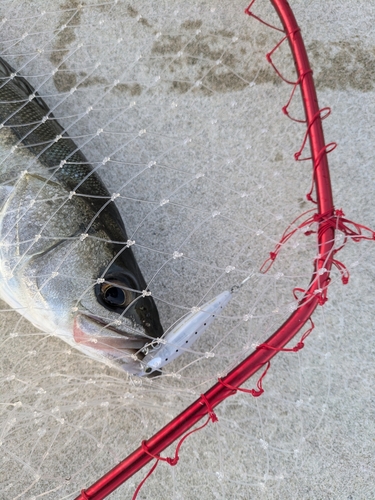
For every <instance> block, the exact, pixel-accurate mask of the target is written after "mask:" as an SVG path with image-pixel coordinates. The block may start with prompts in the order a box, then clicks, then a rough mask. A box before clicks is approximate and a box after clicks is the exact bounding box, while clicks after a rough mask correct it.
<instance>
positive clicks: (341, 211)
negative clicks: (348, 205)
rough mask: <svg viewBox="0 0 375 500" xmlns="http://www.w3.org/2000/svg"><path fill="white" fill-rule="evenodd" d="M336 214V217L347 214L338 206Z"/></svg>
mask: <svg viewBox="0 0 375 500" xmlns="http://www.w3.org/2000/svg"><path fill="white" fill-rule="evenodd" d="M335 215H336V217H344V215H345V214H344V212H343V210H342V209H341V208H337V209H336V210H335Z"/></svg>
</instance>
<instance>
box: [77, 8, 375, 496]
mask: <svg viewBox="0 0 375 500" xmlns="http://www.w3.org/2000/svg"><path fill="white" fill-rule="evenodd" d="M270 1H271V3H272V5H273V7H274V9H275V10H276V12H277V14H278V16H279V18H280V20H281V23H282V26H283V29H282V30H281V29H279V28H276V27H275V26H271V25H270V24H268V23H266V22H265V21H264V20H262V19H260V18H259V17H257V16H256V15H255V14H254V13H253V12H252V7H253V5H254V3H255V2H256V0H253V1H252V2H251V3H250V5H249V6H248V7H247V9H246V10H245V13H246V14H248V15H249V16H251V17H253V18H255V19H257V20H258V21H260V22H262V23H263V24H265V25H266V26H268V27H269V28H272V29H275V30H277V31H280V32H281V33H283V35H284V37H283V38H282V39H281V41H280V42H279V43H278V44H277V45H276V46H275V48H274V49H273V50H272V51H271V52H270V53H269V54H267V60H268V61H269V62H270V64H271V65H272V66H273V68H274V69H275V71H276V72H277V74H278V75H279V76H280V77H281V78H282V79H283V80H284V81H285V82H286V83H288V84H290V85H292V87H293V89H292V92H291V97H290V99H289V102H288V103H287V105H286V106H284V107H283V108H282V110H283V112H284V113H285V114H286V115H287V116H289V114H288V106H289V104H290V101H291V99H292V98H293V95H294V93H295V90H296V88H297V87H298V86H299V87H300V92H301V95H302V100H303V105H304V109H305V116H306V121H305V122H306V127H307V129H306V134H305V137H304V139H303V142H302V147H301V149H300V151H299V152H298V153H296V154H295V159H296V160H297V161H301V160H310V159H311V162H312V167H313V168H312V172H313V174H312V175H313V187H315V194H316V201H315V200H313V199H312V188H311V190H310V192H309V193H308V194H307V198H308V199H309V200H310V201H313V202H314V203H316V209H317V210H316V212H315V210H314V212H315V214H314V216H313V217H310V218H309V219H308V220H305V221H304V222H302V224H300V226H298V227H303V228H308V229H309V227H310V226H311V225H312V224H313V223H314V224H317V227H318V229H317V230H316V231H312V230H311V231H310V233H311V232H316V233H317V239H318V248H319V252H318V253H319V255H318V256H317V257H316V258H315V260H314V269H313V274H312V279H311V281H310V284H309V286H308V288H307V290H301V289H296V290H295V293H296V292H299V293H302V298H300V299H299V301H298V307H297V308H296V310H295V311H294V312H293V313H292V314H291V315H290V317H289V318H288V319H287V321H285V323H284V324H283V325H281V326H280V328H279V329H278V330H277V331H276V332H275V333H274V334H273V335H272V336H271V337H269V338H268V339H267V340H266V341H265V342H264V343H263V344H261V345H260V346H258V348H257V349H256V350H255V351H254V352H253V353H252V354H251V355H249V356H248V357H247V358H246V359H245V360H244V361H242V362H241V363H240V364H239V365H238V366H237V367H236V368H234V369H233V370H232V371H231V372H230V373H228V375H227V376H226V377H223V378H221V379H219V380H218V382H217V383H216V384H215V385H214V386H212V387H211V389H209V390H208V391H207V392H206V393H205V394H203V395H201V397H200V398H198V399H197V400H196V401H194V402H193V403H192V404H191V405H190V406H189V407H188V408H186V409H185V410H184V411H183V412H182V413H180V415H178V416H177V417H176V418H174V419H173V420H172V421H171V422H169V423H168V424H167V425H166V426H165V427H164V428H162V429H161V430H159V431H158V432H157V433H156V434H154V436H152V437H151V438H150V439H148V440H147V441H143V442H142V443H141V446H140V447H139V448H138V449H136V450H135V451H134V452H133V453H131V454H130V455H129V456H128V457H126V458H125V459H124V460H123V461H122V462H120V463H119V464H118V465H117V466H115V467H114V468H113V469H112V470H111V471H109V472H108V473H107V474H105V475H104V476H103V477H102V478H100V479H99V480H98V481H97V482H96V483H94V484H93V485H92V486H90V487H89V488H87V489H85V490H82V492H81V493H80V495H79V496H78V497H76V499H75V500H101V499H104V498H106V497H107V496H108V495H109V494H110V493H112V492H113V491H114V490H115V489H117V488H118V487H119V486H120V485H121V484H122V483H124V482H125V481H127V480H128V479H129V478H130V477H131V476H133V475H134V474H135V473H136V472H138V471H139V470H140V469H141V468H143V467H144V466H145V465H147V464H148V463H149V462H150V461H151V460H156V462H155V463H154V465H153V467H152V468H151V470H150V471H149V472H148V474H147V475H146V477H145V478H144V480H143V481H142V482H141V483H140V485H139V486H138V488H137V489H136V491H135V493H134V496H133V499H135V498H136V497H137V494H138V492H139V490H140V488H141V487H142V485H143V483H144V481H145V480H146V479H147V478H148V477H149V476H150V474H152V472H153V471H154V470H155V468H156V466H157V464H158V463H159V461H161V460H163V461H166V462H167V463H168V464H169V465H176V464H177V462H178V458H179V456H178V453H179V450H180V447H181V445H182V443H183V441H184V440H185V439H186V438H187V437H188V436H189V435H190V434H191V433H192V432H196V431H198V430H200V429H202V428H203V427H205V426H206V425H207V424H208V423H209V421H210V420H212V421H213V422H215V421H216V420H217V417H216V415H215V413H214V408H215V407H216V406H217V405H218V404H220V403H221V402H222V401H223V400H225V399H226V398H228V397H229V396H232V395H233V394H235V393H236V392H237V390H240V391H244V392H249V393H250V394H251V395H252V396H254V397H257V396H260V395H261V394H262V393H263V388H262V380H263V378H264V376H265V375H266V373H267V371H268V369H269V367H270V360H271V359H272V358H273V356H275V355H276V354H277V353H278V352H279V351H283V350H284V351H293V352H296V351H297V350H299V349H301V348H302V347H303V341H304V340H305V338H306V337H307V335H308V334H309V333H310V332H311V331H312V329H313V327H314V325H313V323H312V320H311V315H312V313H313V312H314V310H315V309H316V307H317V306H318V305H323V304H324V302H325V301H326V298H327V297H326V296H327V287H328V285H329V282H330V270H331V268H332V265H336V267H338V268H339V270H340V272H341V274H342V276H343V277H345V280H346V281H344V279H343V281H344V282H347V278H348V275H347V271H346V268H345V266H344V265H343V264H342V263H341V262H339V261H337V260H335V258H334V255H335V253H336V252H337V251H338V250H339V249H336V250H335V249H334V240H335V230H340V231H342V232H344V234H345V237H346V238H347V237H351V238H353V239H354V240H355V241H356V238H357V239H361V238H366V239H374V233H373V232H372V231H371V233H372V234H371V236H369V237H367V236H363V235H362V233H361V229H362V230H367V228H364V227H363V226H359V225H358V224H356V225H354V228H352V227H351V225H353V224H352V223H351V222H350V221H348V220H346V219H343V215H344V214H343V213H342V212H341V211H335V209H334V205H333V198H332V190H331V183H330V175H329V168H328V160H327V154H328V153H329V152H331V151H332V150H333V149H334V148H335V147H336V144H335V143H330V144H328V145H326V143H325V140H324V134H323V128H322V120H323V119H324V118H325V117H326V116H328V114H329V110H327V108H324V109H323V110H321V109H319V105H318V99H317V95H316V91H315V86H314V81H313V75H312V70H311V67H310V64H309V60H308V56H307V53H306V49H305V46H304V43H303V40H302V36H301V32H300V29H299V27H298V24H297V22H296V19H295V17H294V14H293V12H292V10H291V8H290V6H289V4H288V2H287V1H286V0H270ZM286 40H287V41H288V42H289V45H290V49H291V52H292V55H293V59H294V62H295V66H296V72H297V79H296V81H295V82H291V81H288V80H286V79H285V78H283V76H282V75H281V74H280V72H279V71H278V69H277V68H276V66H275V65H274V63H273V61H272V55H273V53H274V52H275V50H277V48H278V47H279V46H280V45H281V44H282V43H283V42H284V41H286ZM292 119H293V118H292ZM297 121H298V120H297ZM307 140H308V141H309V144H310V150H311V157H308V158H300V156H301V153H302V150H303V148H304V146H305V144H306V142H307ZM295 231H296V229H294V230H289V228H288V229H287V230H286V232H285V233H284V235H283V238H282V240H281V242H280V243H279V244H278V245H277V247H276V249H275V251H274V252H271V253H270V259H269V260H268V261H267V262H268V264H267V263H265V264H264V267H263V270H264V271H266V270H267V269H268V267H269V266H270V265H272V261H273V260H274V259H275V258H276V257H277V253H278V252H279V250H280V249H281V246H282V243H284V242H285V241H286V240H287V239H288V238H289V237H291V235H292V234H293V233H294V232H295ZM307 321H310V327H309V328H308V330H307V331H306V332H305V333H304V334H303V336H302V339H301V340H300V341H299V342H298V344H297V345H296V346H295V347H294V348H291V349H285V348H284V346H285V345H286V344H287V343H288V342H289V341H290V340H291V339H292V338H293V337H294V336H295V335H296V334H297V333H298V332H299V331H300V330H301V328H302V327H303V326H304V325H305V323H306V322H307ZM262 368H263V371H262V375H261V376H260V378H259V380H258V384H257V389H251V390H247V389H240V386H241V385H242V384H243V383H244V382H245V381H246V380H248V379H249V378H250V377H251V376H252V375H254V374H255V373H256V372H257V371H258V370H261V369H262ZM207 416H208V418H207V420H206V422H205V423H204V424H203V425H201V426H200V427H198V428H196V429H194V430H192V431H190V432H188V431H189V429H191V428H192V427H193V426H194V425H195V424H196V423H197V422H199V421H200V420H201V419H202V418H204V417H207ZM179 438H180V441H179V443H178V445H177V447H176V451H175V456H174V457H173V458H163V457H160V453H161V452H162V451H163V450H164V449H166V448H167V447H168V446H170V445H171V444H172V443H173V442H174V441H176V440H177V439H179Z"/></svg>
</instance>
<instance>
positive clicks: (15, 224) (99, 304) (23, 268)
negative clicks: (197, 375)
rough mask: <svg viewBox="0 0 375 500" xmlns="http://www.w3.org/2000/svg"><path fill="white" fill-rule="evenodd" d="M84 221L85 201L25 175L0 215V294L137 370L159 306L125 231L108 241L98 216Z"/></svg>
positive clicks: (155, 331) (58, 331) (158, 331)
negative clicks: (120, 239) (68, 195)
mask: <svg viewBox="0 0 375 500" xmlns="http://www.w3.org/2000/svg"><path fill="white" fill-rule="evenodd" d="M41 187H42V189H43V190H42V194H39V198H38V193H39V192H40V190H41ZM33 199H37V200H38V202H37V203H35V204H34V205H32V206H31V205H30V200H33ZM55 200H57V202H58V203H59V209H58V210H56V203H57V202H56V201H55ZM41 214H43V216H41ZM82 220H83V221H84V222H85V220H87V221H88V222H87V224H85V223H84V224H82ZM91 220H92V211H90V210H89V208H88V205H87V203H86V202H85V200H81V199H80V198H77V199H72V200H66V192H64V191H63V190H62V189H61V187H59V186H58V185H56V184H53V183H46V182H45V181H42V180H41V179H40V177H36V176H30V175H26V176H25V177H24V178H23V180H22V181H20V182H19V183H18V184H17V186H16V187H15V188H14V190H13V192H12V194H11V195H10V196H9V197H8V200H7V203H6V204H5V205H4V207H3V210H2V211H1V214H0V236H1V246H0V296H1V298H3V299H4V300H5V301H6V302H8V304H10V305H11V306H13V307H14V308H16V309H17V310H18V311H19V312H20V313H21V314H22V315H23V316H25V317H26V318H27V319H29V320H30V321H31V322H32V323H33V324H34V325H35V326H36V327H38V328H40V329H41V330H43V331H47V332H50V333H53V334H55V335H56V336H58V337H60V338H62V339H63V340H65V341H66V342H68V343H69V344H71V345H73V346H74V347H76V348H78V349H80V350H81V351H83V352H85V353H86V354H88V355H89V356H91V357H93V358H95V359H99V360H100V361H104V362H110V364H115V365H116V366H121V368H122V369H125V370H126V371H128V372H130V373H137V370H138V369H139V366H140V361H141V360H142V358H143V356H144V354H143V353H142V350H143V349H144V348H145V346H147V345H148V344H149V343H150V342H152V340H153V339H155V338H159V337H162V335H163V328H162V326H161V323H160V319H159V314H158V310H157V307H156V304H155V301H154V299H153V297H152V296H151V295H150V292H149V291H148V289H147V285H146V282H145V280H144V278H143V276H142V273H141V271H140V270H139V267H138V264H137V262H136V259H135V257H134V254H133V252H132V249H131V248H129V247H128V246H127V244H126V241H127V238H126V237H125V236H126V235H124V236H123V238H122V240H123V241H124V243H123V244H116V245H115V244H113V240H114V239H115V238H113V235H112V234H109V233H108V231H107V229H106V227H105V225H104V226H103V224H102V223H101V221H100V220H98V221H97V222H95V223H94V224H92V225H91V227H90V229H89V230H86V227H87V225H88V224H89V223H90V221H91ZM36 235H37V237H36ZM117 240H118V238H117Z"/></svg>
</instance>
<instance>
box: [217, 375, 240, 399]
mask: <svg viewBox="0 0 375 500" xmlns="http://www.w3.org/2000/svg"><path fill="white" fill-rule="evenodd" d="M217 380H218V382H219V384H221V385H222V386H224V387H225V388H226V389H229V390H230V392H231V394H232V395H234V394H236V393H237V390H238V389H237V388H236V387H233V386H232V385H229V384H227V383H226V382H224V380H223V379H222V378H221V377H219V378H218V379H217Z"/></svg>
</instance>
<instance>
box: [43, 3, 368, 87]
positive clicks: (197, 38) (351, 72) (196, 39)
mask: <svg viewBox="0 0 375 500" xmlns="http://www.w3.org/2000/svg"><path fill="white" fill-rule="evenodd" d="M80 5H81V4H80V0H66V1H65V3H64V4H63V6H62V9H63V12H62V15H61V19H60V26H62V25H66V27H65V29H63V30H62V31H61V32H59V33H58V34H57V36H56V40H55V43H54V50H53V52H52V53H51V56H50V60H51V62H52V63H53V64H54V65H55V66H56V67H58V71H57V73H56V74H55V75H54V83H55V85H56V88H57V90H59V91H61V92H66V91H69V90H70V89H71V88H72V87H74V86H76V85H77V82H78V81H79V80H81V78H82V76H83V77H85V75H84V74H82V73H80V74H76V73H75V72H74V71H72V70H70V69H69V68H68V63H65V62H64V60H65V58H66V56H67V55H68V53H69V47H70V46H71V44H72V43H73V42H74V41H75V40H76V34H75V28H76V27H77V26H78V25H79V24H80V22H81V15H82V9H81V7H80ZM126 14H127V15H128V16H129V17H130V18H138V21H139V23H140V26H143V27H144V28H145V29H148V28H150V27H152V25H151V24H150V23H149V22H148V21H147V19H145V18H142V17H140V16H139V12H138V10H137V9H136V8H134V7H133V6H131V5H128V6H127V8H126ZM142 33H143V30H142V28H140V29H139V30H138V33H137V36H139V37H142V36H143V35H142ZM273 45H274V42H273V39H272V38H271V37H270V36H269V35H268V34H267V33H258V34H254V35H253V34H251V35H250V34H249V35H248V36H247V35H242V36H239V37H238V39H237V38H236V36H235V33H233V32H232V31H229V30H219V31H213V30H210V29H209V28H207V29H206V28H205V27H204V26H203V23H202V21H201V20H199V19H190V20H186V21H184V22H183V23H182V24H181V25H180V28H179V31H178V32H177V34H171V33H166V34H162V35H161V36H159V37H158V38H155V41H154V43H153V45H152V47H151V52H150V54H149V56H147V55H146V54H145V55H144V59H143V61H144V62H145V64H146V65H147V66H148V67H149V71H150V72H156V73H157V72H160V73H162V74H163V80H164V82H163V83H161V85H162V86H164V90H165V91H167V92H176V93H179V94H185V93H187V92H192V93H193V94H197V95H206V96H210V95H212V94H214V93H226V92H234V91H241V90H243V89H245V88H246V87H247V86H248V85H249V84H251V83H255V84H267V83H268V84H272V85H281V84H282V80H281V79H280V78H279V77H278V76H277V74H276V73H275V71H274V70H273V69H272V67H271V66H270V65H269V64H267V62H266V61H265V54H266V52H268V51H269V50H270V49H271V48H272V47H273ZM307 51H308V54H309V58H310V61H311V64H312V67H313V70H314V78H315V82H316V86H317V89H318V90H323V89H337V90H342V89H350V88H351V89H355V90H359V91H362V92H369V91H371V90H374V88H375V83H374V82H375V47H370V48H365V46H364V45H363V44H362V43H361V40H353V41H339V42H330V43H329V44H324V43H323V42H321V41H313V42H312V43H310V44H309V45H308V47H307ZM288 57H290V56H288ZM288 65H289V67H291V64H289V63H288ZM80 85H81V86H84V87H89V86H93V85H109V81H108V80H107V79H106V78H104V77H96V76H95V77H94V76H93V77H87V78H86V79H84V81H83V82H82V83H81V84H80ZM115 91H116V92H121V93H125V94H128V95H131V96H137V95H140V94H141V93H142V86H141V85H140V84H138V83H132V84H125V83H123V84H119V85H117V86H116V87H115Z"/></svg>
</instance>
